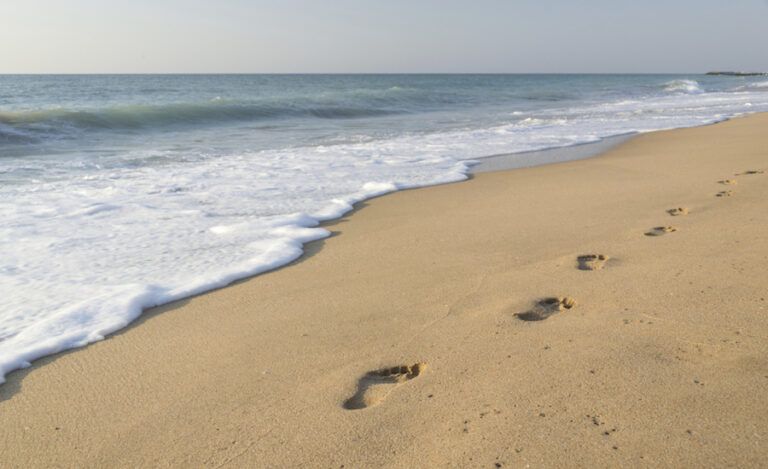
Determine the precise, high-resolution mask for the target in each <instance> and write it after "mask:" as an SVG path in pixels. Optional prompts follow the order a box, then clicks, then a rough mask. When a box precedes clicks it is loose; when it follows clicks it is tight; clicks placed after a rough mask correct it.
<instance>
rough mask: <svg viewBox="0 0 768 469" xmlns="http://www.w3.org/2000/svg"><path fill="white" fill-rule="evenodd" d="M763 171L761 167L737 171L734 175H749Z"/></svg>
mask: <svg viewBox="0 0 768 469" xmlns="http://www.w3.org/2000/svg"><path fill="white" fill-rule="evenodd" d="M764 172H765V171H763V170H762V169H750V170H749V171H744V172H743V173H738V174H737V175H736V176H744V175H751V174H763V173H764Z"/></svg>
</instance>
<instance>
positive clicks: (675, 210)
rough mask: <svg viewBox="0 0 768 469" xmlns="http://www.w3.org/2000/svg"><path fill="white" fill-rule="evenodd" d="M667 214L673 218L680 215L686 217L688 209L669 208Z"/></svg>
mask: <svg viewBox="0 0 768 469" xmlns="http://www.w3.org/2000/svg"><path fill="white" fill-rule="evenodd" d="M667 213H668V214H670V215H672V216H673V217H677V216H680V215H688V208H687V207H677V208H670V209H669V210H667Z"/></svg>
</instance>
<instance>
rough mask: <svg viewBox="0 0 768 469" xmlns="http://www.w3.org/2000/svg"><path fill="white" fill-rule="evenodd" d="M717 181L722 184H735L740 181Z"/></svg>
mask: <svg viewBox="0 0 768 469" xmlns="http://www.w3.org/2000/svg"><path fill="white" fill-rule="evenodd" d="M717 182H719V183H720V184H728V185H735V184H738V183H739V182H738V181H737V180H735V179H723V180H722V181H717Z"/></svg>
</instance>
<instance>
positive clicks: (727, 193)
mask: <svg viewBox="0 0 768 469" xmlns="http://www.w3.org/2000/svg"><path fill="white" fill-rule="evenodd" d="M732 195H733V191H720V192H718V193H717V194H715V197H730V196H732Z"/></svg>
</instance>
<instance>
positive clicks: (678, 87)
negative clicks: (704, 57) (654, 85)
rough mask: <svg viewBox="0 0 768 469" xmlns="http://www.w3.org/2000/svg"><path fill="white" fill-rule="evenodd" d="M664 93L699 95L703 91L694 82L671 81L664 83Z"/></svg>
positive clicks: (696, 82) (697, 83)
mask: <svg viewBox="0 0 768 469" xmlns="http://www.w3.org/2000/svg"><path fill="white" fill-rule="evenodd" d="M664 91H667V92H670V93H686V94H699V93H703V92H704V90H703V89H702V88H701V85H700V84H699V82H698V81H696V80H672V81H668V82H666V83H664Z"/></svg>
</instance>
